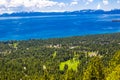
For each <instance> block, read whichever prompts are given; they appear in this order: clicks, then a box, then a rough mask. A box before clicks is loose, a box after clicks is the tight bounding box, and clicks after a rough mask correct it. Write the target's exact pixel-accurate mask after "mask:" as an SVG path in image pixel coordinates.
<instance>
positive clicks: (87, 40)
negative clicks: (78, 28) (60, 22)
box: [0, 33, 120, 80]
mask: <svg viewBox="0 0 120 80" xmlns="http://www.w3.org/2000/svg"><path fill="white" fill-rule="evenodd" d="M0 80H120V33H114V34H101V35H88V36H75V37H68V38H55V39H45V40H43V39H30V40H22V41H1V42H0Z"/></svg>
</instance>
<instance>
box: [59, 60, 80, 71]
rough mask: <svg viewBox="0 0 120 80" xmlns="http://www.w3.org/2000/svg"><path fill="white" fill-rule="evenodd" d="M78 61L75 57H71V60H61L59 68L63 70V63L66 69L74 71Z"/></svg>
mask: <svg viewBox="0 0 120 80" xmlns="http://www.w3.org/2000/svg"><path fill="white" fill-rule="evenodd" d="M79 63H80V62H79V61H78V60H76V59H75V58H73V59H72V60H68V61H65V62H61V63H60V65H59V67H60V68H59V69H60V71H63V70H64V67H65V65H67V66H68V70H71V69H72V70H74V71H77V67H78V64H79Z"/></svg>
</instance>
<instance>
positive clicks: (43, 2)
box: [0, 0, 120, 14]
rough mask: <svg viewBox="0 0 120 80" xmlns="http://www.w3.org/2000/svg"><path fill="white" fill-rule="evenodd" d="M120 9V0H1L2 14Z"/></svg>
mask: <svg viewBox="0 0 120 80" xmlns="http://www.w3.org/2000/svg"><path fill="white" fill-rule="evenodd" d="M82 9H95V10H96V9H103V10H111V9H120V0H0V14H2V13H13V12H63V11H75V10H82Z"/></svg>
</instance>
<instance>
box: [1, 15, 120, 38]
mask: <svg viewBox="0 0 120 80" xmlns="http://www.w3.org/2000/svg"><path fill="white" fill-rule="evenodd" d="M113 19H120V14H111V15H108V14H101V15H100V14H99V15H98V14H97V15H96V14H86V15H50V16H49V15H48V16H30V17H29V16H26V17H0V40H26V39H39V38H42V39H46V38H59V37H69V36H80V35H90V34H102V33H113V32H120V22H112V20H113Z"/></svg>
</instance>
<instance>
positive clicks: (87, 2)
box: [83, 0, 94, 5]
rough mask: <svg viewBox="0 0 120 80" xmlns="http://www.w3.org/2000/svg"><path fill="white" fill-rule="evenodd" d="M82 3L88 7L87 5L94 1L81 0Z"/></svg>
mask: <svg viewBox="0 0 120 80" xmlns="http://www.w3.org/2000/svg"><path fill="white" fill-rule="evenodd" d="M83 1H84V2H86V3H85V5H88V4H90V3H92V2H93V1H94V0H83Z"/></svg>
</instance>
